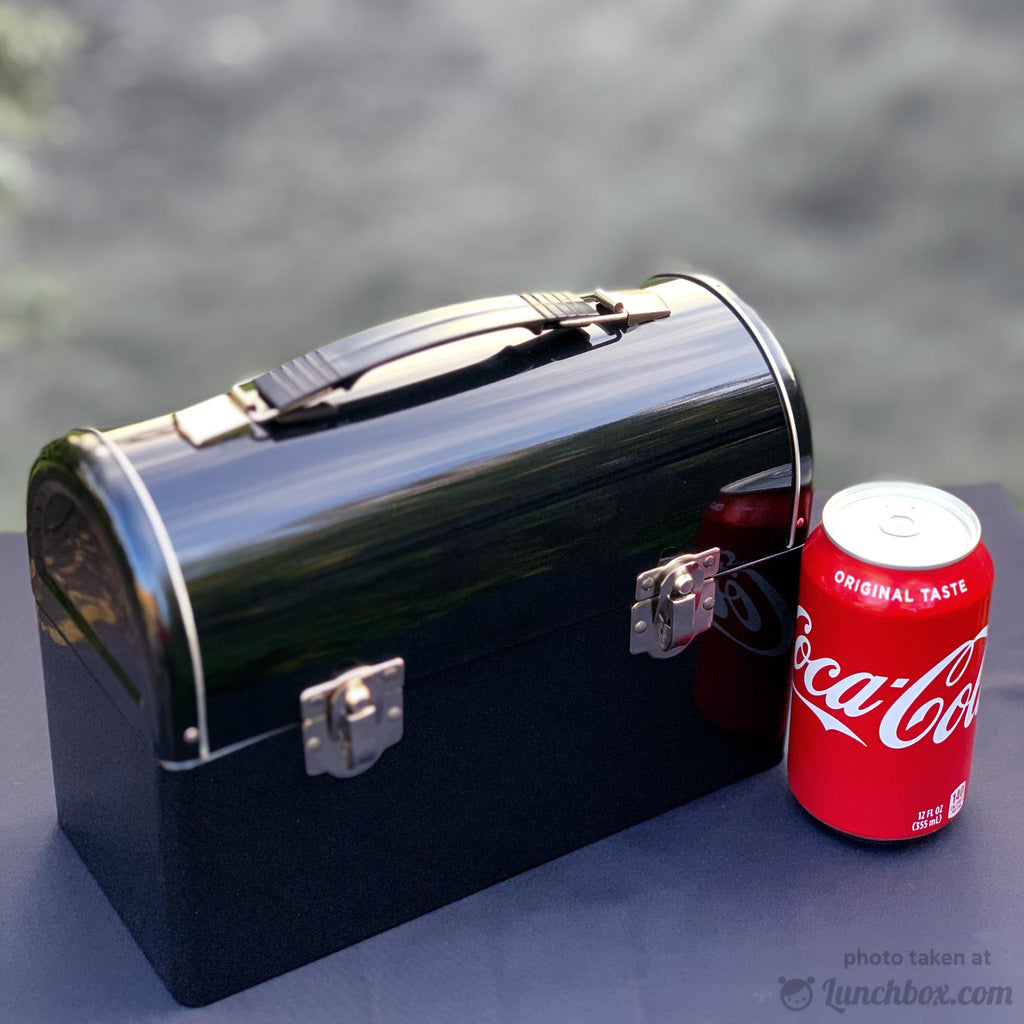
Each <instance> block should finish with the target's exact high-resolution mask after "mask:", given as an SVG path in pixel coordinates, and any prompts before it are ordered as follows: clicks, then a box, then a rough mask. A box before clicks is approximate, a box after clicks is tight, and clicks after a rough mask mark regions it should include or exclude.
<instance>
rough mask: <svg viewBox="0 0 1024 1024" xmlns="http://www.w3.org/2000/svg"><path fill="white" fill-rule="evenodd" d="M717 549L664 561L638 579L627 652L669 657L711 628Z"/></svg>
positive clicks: (718, 557)
mask: <svg viewBox="0 0 1024 1024" xmlns="http://www.w3.org/2000/svg"><path fill="white" fill-rule="evenodd" d="M720 562H721V551H720V550H719V549H718V548H708V550H707V551H701V552H700V553H699V554H695V555H679V556H678V557H676V558H672V559H668V560H666V561H664V562H663V563H661V564H660V565H658V566H657V567H656V568H654V569H651V570H649V571H648V572H642V573H641V574H640V575H639V576H637V578H636V592H635V599H636V604H634V605H633V607H632V609H631V613H630V625H631V630H630V634H629V651H630V653H631V654H649V655H650V656H651V657H652V658H671V657H673V656H675V655H676V654H679V653H680V652H682V651H683V650H685V649H686V647H688V646H689V644H690V641H691V640H693V638H694V637H695V636H696V635H697V634H698V633H703V632H704V630H706V629H710V628H711V623H712V622H713V621H714V614H715V595H716V590H717V587H716V585H715V581H714V579H713V578H712V577H713V576H714V575H715V573H717V572H718V567H719V564H720Z"/></svg>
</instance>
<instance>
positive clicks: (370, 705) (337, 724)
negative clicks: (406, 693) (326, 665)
mask: <svg viewBox="0 0 1024 1024" xmlns="http://www.w3.org/2000/svg"><path fill="white" fill-rule="evenodd" d="M404 682H405V662H404V661H403V660H402V659H401V658H392V659H391V660H390V661H383V662H381V663H380V664H379V665H367V666H365V667H361V668H353V669H350V670H349V671H347V672H343V673H342V674H341V675H340V676H337V677H336V678H334V679H329V680H328V681H327V682H325V683H320V684H318V685H317V686H310V687H309V688H308V689H305V690H303V691H302V694H301V696H300V698H299V701H300V707H301V712H302V745H303V750H304V751H305V757H306V773H307V774H308V775H321V774H323V773H325V772H326V773H327V774H328V775H336V776H338V777H339V778H349V777H351V776H353V775H359V774H361V773H362V772H365V771H366V769H367V768H370V767H371V766H372V765H374V764H375V763H376V762H377V760H378V759H379V758H380V755H381V754H382V753H383V752H384V751H385V750H386V749H387V748H388V747H390V746H392V745H393V744H395V743H397V742H398V741H399V740H400V739H401V738H402V717H403V711H404V708H403V694H402V686H403V684H404Z"/></svg>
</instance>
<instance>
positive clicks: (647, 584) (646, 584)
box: [640, 576, 654, 590]
mask: <svg viewBox="0 0 1024 1024" xmlns="http://www.w3.org/2000/svg"><path fill="white" fill-rule="evenodd" d="M653 586H654V579H653V578H652V577H650V576H645V577H644V578H643V579H642V580H641V581H640V587H641V589H643V590H650V589H651V587H653Z"/></svg>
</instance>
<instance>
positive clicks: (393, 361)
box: [28, 275, 810, 1005]
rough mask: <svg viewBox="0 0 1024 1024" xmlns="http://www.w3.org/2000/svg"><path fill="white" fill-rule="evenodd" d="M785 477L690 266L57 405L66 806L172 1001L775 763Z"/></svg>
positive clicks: (87, 855) (311, 955) (756, 377)
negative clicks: (72, 417)
mask: <svg viewBox="0 0 1024 1024" xmlns="http://www.w3.org/2000/svg"><path fill="white" fill-rule="evenodd" d="M809 507H810V436H809V430H808V422H807V414H806V410H805V406H804V402H803V399H802V396H801V393H800V390H799V387H798V385H797V383H796V379H795V377H794V376H793V372H792V370H791V369H790V366H789V364H788V362H787V360H786V358H785V356H784V354H783V352H782V350H781V349H780V348H779V346H778V343H777V342H776V341H775V339H774V338H773V337H772V335H771V334H770V332H769V331H768V330H767V328H766V327H765V326H764V325H763V324H762V323H761V321H760V320H759V319H758V317H757V316H756V314H755V313H754V312H753V311H752V310H751V309H750V308H749V307H747V306H745V305H744V304H743V303H742V302H741V301H740V300H739V299H738V298H737V297H736V296H735V295H734V294H733V293H732V292H730V291H729V290H728V289H727V288H726V287H725V286H724V285H722V284H720V283H718V282H716V281H714V280H712V279H709V278H704V277H700V276H696V275H663V276H659V277H656V278H653V279H651V280H650V281H648V282H647V284H646V285H645V286H644V287H643V288H641V289H634V290H630V291H622V292H614V293H610V292H604V291H597V292H594V293H593V294H591V295H585V296H581V295H574V294H569V293H565V292H557V293H543V294H526V295H510V296H504V297H501V298H496V299H487V300H481V301H478V302H469V303H465V304H461V305H455V306H450V307H447V308H445V309H440V310H435V311H432V312H429V313H424V314H420V315H417V316H412V317H407V318H406V319H402V320H398V321H395V322H393V323H390V324H387V325H384V326H382V327H377V328H373V329H371V330H367V331H364V332H362V333H360V334H356V335H353V336H351V337H348V338H345V339H343V340H341V341H338V342H335V343H333V344H331V345H328V346H326V347H324V348H322V349H320V350H318V351H316V352H313V353H310V354H309V355H307V356H304V357H302V358H300V359H296V360H294V361H293V362H291V363H288V364H286V365H285V366H283V367H281V368H280V369H278V370H275V371H273V372H271V373H268V374H265V375H263V376H261V377H258V378H256V379H255V380H253V381H248V382H246V383H244V384H242V385H238V386H236V387H235V388H233V389H232V390H231V391H230V392H228V393H227V394H223V395H220V396H218V397H217V398H214V399H211V400H210V401H207V402H203V403H201V404H199V405H197V406H193V407H192V408H190V409H186V410H184V411H182V412H180V413H177V414H175V415H173V416H163V417H158V418H156V419H152V420H149V421H146V422H144V423H139V424H135V425H134V426H129V427H123V428H120V429H117V430H111V431H103V432H101V431H97V430H79V431H72V432H71V433H70V434H68V435H67V436H66V437H64V438H62V439H60V440H57V441H55V442H53V443H52V444H51V445H49V446H48V447H47V448H46V449H45V450H44V451H43V453H42V454H41V456H40V458H39V460H38V462H37V463H36V465H35V467H34V469H33V472H32V477H31V481H30V485H29V496H28V533H29V549H30V556H31V569H32V575H33V587H34V591H35V595H36V600H37V602H38V610H39V623H40V627H41V642H42V650H43V665H44V671H45V682H46V704H47V713H48V718H49V730H50V744H51V750H52V758H53V772H54V780H55V785H56V794H57V809H58V816H59V821H60V825H61V828H62V829H63V830H64V831H65V833H66V834H67V835H68V837H69V838H70V840H71V842H72V843H73V844H74V846H75V848H76V849H77V850H78V852H79V854H80V855H81V856H82V858H83V860H84V861H85V863H86V864H87V865H88V867H89V869H90V871H91V872H92V874H93V875H94V876H95V878H96V880H97V881H98V882H99V884H100V886H101V887H102V888H103V890H104V892H105V893H106V894H107V896H108V897H109V899H110V901H111V903H112V904H113V905H114V907H115V908H116V910H117V912H118V913H119V914H120V916H121V917H122V918H123V920H124V922H125V924H126V925H127V926H128V928H129V929H130V930H131V932H132V934H133V935H134V936H135V938H136V940H137V941H138V943H139V945H140V946H141V947H142V949H143V951H144V952H145V954H146V956H147V957H148V958H149V960H150V962H151V963H152V964H153V966H154V968H155V969H156V971H157V973H158V974H159V975H160V977H161V978H162V979H163V980H164V982H165V983H166V984H167V986H168V988H169V989H170V991H171V993H172V994H173V995H174V997H175V998H176V999H178V1000H179V1001H180V1002H183V1003H186V1004H190V1005H199V1004H203V1003H208V1002H211V1001H213V1000H215V999H218V998H221V997H222V996H226V995H228V994H230V993H232V992H236V991H238V990H240V989H243V988H245V987H247V986H250V985H253V984H255V983H257V982H260V981H263V980H265V979H267V978H270V977H273V976H274V975H277V974H280V973H282V972H284V971H288V970H290V969H292V968H294V967H298V966H299V965H300V964H303V963H306V962H308V961H310V960H313V959H316V958H317V957H321V956H324V955H325V954H327V953H330V952H332V951H335V950H338V949H341V948H342V947H344V946H347V945H349V944H351V943H354V942H358V941H359V940H361V939H364V938H366V937H367V936H370V935H373V934H375V933H377V932H380V931H382V930H384V929H387V928H390V927H392V926H394V925H397V924H399V923H400V922H403V921H407V920H409V919H410V918H412V917H415V916H416V915H419V914H422V913H424V912H426V911H429V910H432V909H434V908H436V907H439V906H442V905H443V904H445V903H448V902H450V901H452V900H455V899H458V898H459V897H462V896H465V895H466V894H468V893H471V892H474V891H475V890H478V889H481V888H483V887H485V886H488V885H491V884H493V883H495V882H498V881H500V880H502V879H505V878H508V877H509V876H511V875H514V874H516V873H517V872H521V871H524V870H526V869H528V868H531V867H534V866H535V865H538V864H541V863H543V862H545V861H547V860H550V859H551V858H553V857H557V856H559V855H561V854H564V853H567V852H568V851H570V850H573V849H575V848H577V847H579V846H581V845H583V844H585V843H590V842H593V841H594V840H597V839H600V838H601V837H603V836H607V835H609V834H611V833H613V832H616V831H618V830H620V829H623V828H625V827H627V826H629V825H633V824H635V823H637V822H639V821H642V820H644V819H645V818H649V817H651V816H652V815H655V814H659V813H661V812H663V811H667V810H669V809H670V808H673V807H676V806H677V805H679V804H681V803H683V802H685V801H687V800H690V799H692V798H694V797H697V796H700V795H701V794H704V793H707V792H709V791H711V790H713V789H715V788H716V787H719V786H723V785H726V784H728V783H731V782H734V781H736V780H738V779H740V778H743V777H744V776H747V775H750V774H751V773H753V772H757V771H760V770H762V769H765V768H768V767H769V766H771V765H773V764H775V763H776V762H777V761H778V760H779V757H780V754H781V740H782V732H783V712H784V706H785V699H786V688H787V676H788V664H789V654H790V649H791V644H792V637H793V632H792V613H793V610H794V607H795V603H796V588H797V577H798V569H799V553H800V547H801V545H802V543H803V540H804V536H805V533H806V527H807V520H808V516H809ZM691 641H692V642H691Z"/></svg>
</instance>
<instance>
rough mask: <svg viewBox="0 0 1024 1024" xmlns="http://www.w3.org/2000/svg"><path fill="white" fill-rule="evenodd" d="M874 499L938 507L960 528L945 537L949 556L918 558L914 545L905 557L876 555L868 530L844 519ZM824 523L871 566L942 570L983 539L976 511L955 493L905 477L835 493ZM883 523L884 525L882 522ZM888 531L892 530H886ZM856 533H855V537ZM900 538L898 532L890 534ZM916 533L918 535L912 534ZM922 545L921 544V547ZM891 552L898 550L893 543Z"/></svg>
mask: <svg viewBox="0 0 1024 1024" xmlns="http://www.w3.org/2000/svg"><path fill="white" fill-rule="evenodd" d="M870 499H875V500H876V501H877V500H879V499H889V500H891V501H917V502H921V503H923V504H926V505H927V506H929V507H931V508H933V509H938V510H940V511H941V512H943V513H945V514H946V516H947V524H948V525H949V526H952V527H955V528H956V529H957V530H958V531H959V534H960V536H959V538H958V537H957V535H956V533H955V532H954V533H949V534H948V535H947V536H946V537H944V538H942V539H943V540H944V541H945V545H944V546H949V547H950V550H949V551H948V552H947V554H948V557H947V555H940V556H938V557H932V558H927V559H922V558H920V557H914V555H915V551H914V550H913V548H911V549H910V550H906V551H904V552H902V554H903V555H904V556H905V557H902V558H893V557H891V556H890V557H884V556H883V555H881V554H875V553H874V552H873V551H872V549H871V545H870V544H868V543H866V542H865V539H864V532H863V531H861V532H860V533H856V532H854V531H850V530H848V529H843V524H842V523H841V522H840V519H841V517H842V514H843V513H844V512H847V511H848V510H849V509H850V508H851V507H852V506H854V505H856V504H858V503H860V502H864V501H867V500H870ZM821 524H822V528H823V529H824V531H825V533H826V535H827V536H828V538H829V540H831V541H832V543H833V544H835V546H836V547H838V548H839V549H840V550H841V551H844V552H846V554H848V555H850V556H851V557H853V558H856V559H858V560H859V561H861V562H866V563H868V564H869V565H877V566H880V567H882V568H885V569H921V570H927V569H941V568H943V567H944V566H947V565H954V564H956V563H957V562H960V561H962V560H963V559H964V558H966V557H967V556H968V555H970V554H971V552H973V551H974V550H975V548H977V546H978V544H979V543H980V541H981V522H980V520H979V519H978V517H977V515H976V514H975V512H974V510H973V509H972V508H971V507H970V506H969V505H968V504H967V503H966V502H965V501H962V500H961V499H960V498H958V497H957V496H956V495H955V494H950V493H949V492H948V491H943V490H941V489H940V488H938V487H932V486H930V485H928V484H918V483H911V482H909V481H901V480H875V481H869V482H868V483H863V484H855V485H854V486H852V487H847V488H845V489H844V490H842V491H839V492H837V493H836V494H834V495H833V496H832V497H831V498H829V500H828V501H827V502H826V503H825V508H824V509H823V511H822V515H821ZM879 525H881V524H879ZM884 532H887V533H888V531H884ZM851 533H852V536H851ZM889 536H891V537H898V536H900V534H898V533H889ZM908 536H914V535H908ZM919 547H920V546H919ZM888 548H889V550H890V551H893V550H897V548H895V547H894V546H893V545H892V544H889V545H888Z"/></svg>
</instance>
